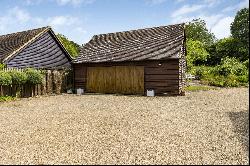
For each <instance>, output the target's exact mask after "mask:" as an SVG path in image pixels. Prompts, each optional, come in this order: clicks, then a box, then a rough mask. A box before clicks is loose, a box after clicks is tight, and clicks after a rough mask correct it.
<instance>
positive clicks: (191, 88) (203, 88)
mask: <svg viewBox="0 0 250 166" xmlns="http://www.w3.org/2000/svg"><path fill="white" fill-rule="evenodd" d="M214 89H217V88H215V87H211V86H187V87H186V88H185V90H186V91H207V90H214Z"/></svg>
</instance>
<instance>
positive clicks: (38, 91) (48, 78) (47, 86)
mask: <svg viewBox="0 0 250 166" xmlns="http://www.w3.org/2000/svg"><path fill="white" fill-rule="evenodd" d="M3 70H5V71H9V70H20V71H22V70H23V69H9V68H6V69H3ZM44 72H45V74H44V78H43V81H42V84H39V85H30V84H24V85H11V86H0V96H15V97H33V96H37V95H49V94H61V93H63V92H66V91H67V89H70V88H72V72H71V71H70V70H46V71H44Z"/></svg>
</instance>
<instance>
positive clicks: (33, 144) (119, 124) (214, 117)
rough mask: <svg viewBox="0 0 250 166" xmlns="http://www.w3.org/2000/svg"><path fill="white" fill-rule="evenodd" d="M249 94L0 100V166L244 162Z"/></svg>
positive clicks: (226, 91)
mask: <svg viewBox="0 0 250 166" xmlns="http://www.w3.org/2000/svg"><path fill="white" fill-rule="evenodd" d="M248 91H249V89H248V88H232V89H220V90H211V91H203V92H191V93H189V94H187V95H186V96H179V97H142V96H140V97H139V96H119V95H83V96H77V95H66V94H65V95H59V96H50V97H38V98H32V99H21V100H18V101H14V102H5V103H0V164H248V162H249V158H248V153H249V151H248V147H249V129H248V128H249V118H248V114H249V104H248V102H249V97H248Z"/></svg>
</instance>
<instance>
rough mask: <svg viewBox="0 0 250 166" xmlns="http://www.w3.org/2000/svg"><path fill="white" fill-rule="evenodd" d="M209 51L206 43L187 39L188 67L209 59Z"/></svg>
mask: <svg viewBox="0 0 250 166" xmlns="http://www.w3.org/2000/svg"><path fill="white" fill-rule="evenodd" d="M208 55H209V53H208V52H207V51H206V49H205V47H204V44H203V43H202V42H200V41H198V40H195V41H194V40H192V39H188V40H187V65H188V68H190V67H192V66H193V65H201V64H204V63H205V62H206V61H207V57H208Z"/></svg>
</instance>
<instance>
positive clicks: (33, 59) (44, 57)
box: [0, 27, 72, 69]
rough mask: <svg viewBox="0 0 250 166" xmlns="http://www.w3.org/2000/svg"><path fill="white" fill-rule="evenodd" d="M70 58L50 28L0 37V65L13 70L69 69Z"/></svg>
mask: <svg viewBox="0 0 250 166" xmlns="http://www.w3.org/2000/svg"><path fill="white" fill-rule="evenodd" d="M71 60H72V59H71V57H70V55H69V54H68V52H67V51H66V50H65V48H64V47H63V45H62V44H61V43H60V41H59V39H58V38H57V37H56V35H55V34H54V32H53V31H52V29H51V28H50V27H43V28H38V29H33V30H28V31H23V32H17V33H12V34H7V35H2V36H0V63H4V64H6V65H7V67H13V68H27V67H32V68H43V69H62V68H63V69H65V68H71Z"/></svg>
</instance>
